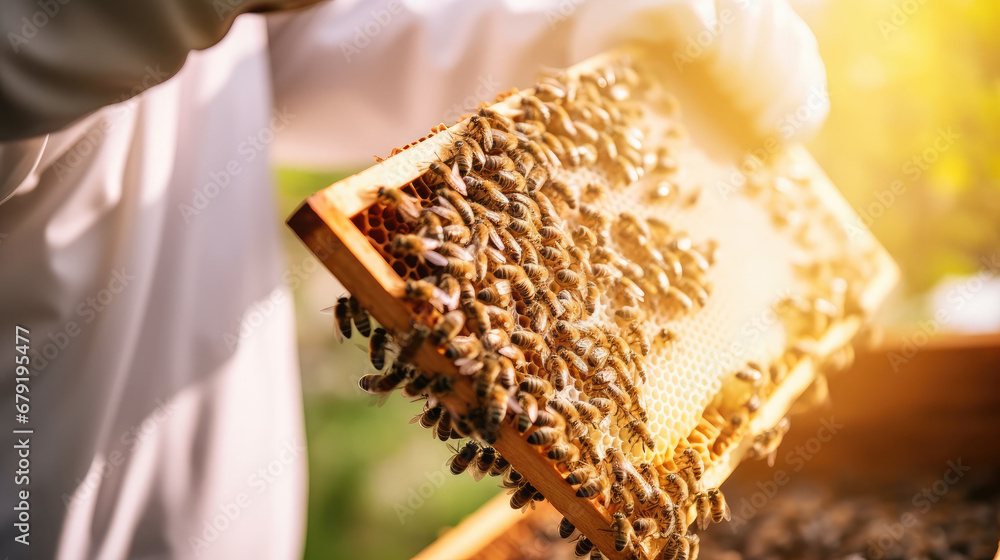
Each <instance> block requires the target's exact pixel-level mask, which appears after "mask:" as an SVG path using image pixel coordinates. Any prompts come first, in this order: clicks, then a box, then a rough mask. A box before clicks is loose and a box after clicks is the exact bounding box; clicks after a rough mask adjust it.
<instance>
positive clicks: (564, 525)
mask: <svg viewBox="0 0 1000 560" xmlns="http://www.w3.org/2000/svg"><path fill="white" fill-rule="evenodd" d="M575 531H576V527H574V526H573V523H572V522H571V521H570V520H569V519H567V518H565V517H563V518H562V521H560V522H559V536H560V537H561V538H564V539H568V538H569V537H570V535H572V534H573V533H574V532H575Z"/></svg>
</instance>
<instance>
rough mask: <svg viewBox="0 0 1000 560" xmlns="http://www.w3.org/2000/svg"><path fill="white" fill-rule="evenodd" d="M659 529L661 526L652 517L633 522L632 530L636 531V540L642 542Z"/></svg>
mask: <svg viewBox="0 0 1000 560" xmlns="http://www.w3.org/2000/svg"><path fill="white" fill-rule="evenodd" d="M657 529H659V524H658V523H657V522H656V519H654V518H652V517H640V518H638V519H635V520H633V521H632V530H633V531H635V539H636V540H637V541H639V542H642V541H643V540H645V539H646V537H649V536H650V535H652V534H653V533H655V532H656V531H657Z"/></svg>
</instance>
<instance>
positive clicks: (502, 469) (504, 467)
mask: <svg viewBox="0 0 1000 560" xmlns="http://www.w3.org/2000/svg"><path fill="white" fill-rule="evenodd" d="M509 470H510V463H509V462H507V459H504V458H503V455H499V454H498V455H497V460H496V461H495V462H494V463H493V466H492V467H490V476H503V475H505V474H506V473H507V471H509Z"/></svg>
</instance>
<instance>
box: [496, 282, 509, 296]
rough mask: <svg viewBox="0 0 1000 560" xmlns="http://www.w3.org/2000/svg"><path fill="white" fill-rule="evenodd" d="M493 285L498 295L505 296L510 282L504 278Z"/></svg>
mask: <svg viewBox="0 0 1000 560" xmlns="http://www.w3.org/2000/svg"><path fill="white" fill-rule="evenodd" d="M494 287H495V288H496V290H497V293H498V294H500V295H504V296H505V295H507V294H509V293H510V282H508V281H506V280H501V281H499V282H497V283H496V284H494Z"/></svg>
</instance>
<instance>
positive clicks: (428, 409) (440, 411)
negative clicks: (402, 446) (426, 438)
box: [410, 403, 445, 430]
mask: <svg viewBox="0 0 1000 560" xmlns="http://www.w3.org/2000/svg"><path fill="white" fill-rule="evenodd" d="M444 413H445V408H444V407H443V406H441V405H435V406H430V403H425V404H424V410H423V412H421V413H420V414H417V415H416V416H414V417H413V419H412V420H410V424H413V423H417V422H418V423H419V424H420V427H421V428H424V429H427V430H429V429H432V428H434V426H436V425H437V423H438V422H439V421H440V420H441V417H442V416H443V415H444Z"/></svg>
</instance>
